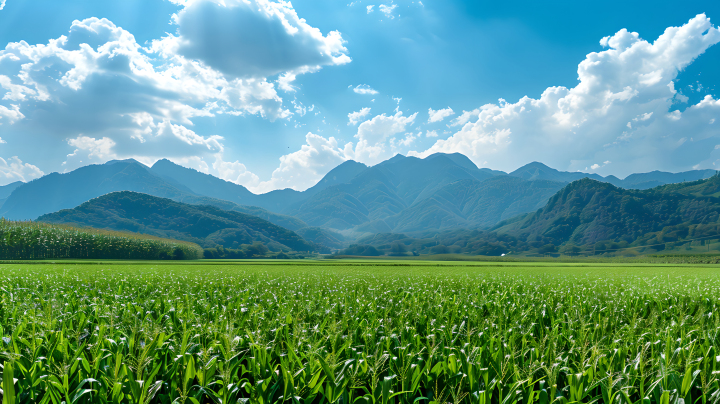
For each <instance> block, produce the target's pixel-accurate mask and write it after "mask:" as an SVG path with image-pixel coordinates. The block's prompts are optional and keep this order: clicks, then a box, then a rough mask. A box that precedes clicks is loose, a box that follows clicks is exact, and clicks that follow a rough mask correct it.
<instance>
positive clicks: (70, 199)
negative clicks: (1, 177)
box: [0, 159, 340, 247]
mask: <svg viewBox="0 0 720 404" xmlns="http://www.w3.org/2000/svg"><path fill="white" fill-rule="evenodd" d="M190 171H194V170H190ZM194 172H195V173H197V172H196V171H194ZM188 174H190V173H188ZM198 174H200V175H205V174H201V173H198ZM213 178H214V179H215V180H217V181H220V182H223V183H225V181H222V180H220V179H217V178H215V177H212V176H207V177H206V180H208V181H211V180H212V179H213ZM211 184H213V185H215V184H217V182H215V183H211ZM227 184H232V183H227ZM11 185H13V186H15V189H14V190H13V191H12V193H11V194H10V196H9V197H8V198H7V200H6V201H5V203H4V204H3V205H2V207H0V216H2V217H5V218H8V219H12V220H28V219H35V218H37V217H38V216H41V215H44V214H48V213H52V212H56V211H59V210H62V209H71V208H74V207H76V206H78V205H80V204H82V203H83V202H86V201H89V200H91V199H93V198H97V197H99V196H102V195H105V194H108V193H110V192H117V191H133V192H141V193H145V194H148V195H153V196H157V197H161V198H169V199H172V200H174V201H177V202H182V203H188V204H194V205H210V206H215V207H217V208H220V209H224V210H230V211H236V212H241V213H245V214H248V215H253V216H257V217H259V218H261V219H264V220H267V221H269V222H271V223H274V224H276V225H278V226H281V227H285V228H287V229H290V230H293V231H295V230H300V229H302V228H305V227H308V225H307V224H305V223H304V222H303V221H302V220H299V219H297V218H294V217H291V216H287V215H282V214H279V213H274V212H270V211H268V210H266V209H263V208H260V207H257V206H245V205H238V204H236V203H233V202H230V201H227V200H223V199H218V198H212V197H208V196H204V195H200V194H197V193H195V192H193V190H192V189H190V188H188V187H187V186H185V185H184V184H181V183H180V182H179V181H176V180H175V179H174V178H172V177H169V176H163V175H162V174H159V173H156V172H153V171H151V169H150V168H148V167H147V166H145V165H143V164H140V163H139V162H137V161H135V160H132V159H130V160H122V161H110V162H108V163H105V164H101V165H90V166H86V167H82V168H79V169H77V170H74V171H71V172H69V173H65V174H59V173H52V174H49V175H46V176H44V177H42V178H39V179H36V180H33V181H30V182H28V183H26V184H22V183H20V184H11ZM11 185H7V186H6V187H7V188H9V187H11ZM232 185H235V184H232ZM237 186H238V187H240V186H239V185H237ZM241 188H242V187H241ZM243 189H244V188H243ZM3 190H4V188H0V195H1V192H2V191H3ZM247 192H248V193H249V191H247ZM251 195H252V194H251ZM326 233H327V234H322V235H319V236H318V237H319V238H318V239H312V238H310V241H312V242H316V243H322V242H321V241H329V240H334V239H336V238H337V237H336V236H337V234H334V233H333V234H331V233H329V232H328V231H326ZM315 234H317V231H315V232H311V233H308V235H309V236H308V237H312V235H315ZM325 245H327V246H328V247H335V246H337V247H340V244H337V243H336V244H325Z"/></svg>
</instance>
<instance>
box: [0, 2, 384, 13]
mask: <svg viewBox="0 0 720 404" xmlns="http://www.w3.org/2000/svg"><path fill="white" fill-rule="evenodd" d="M3 1H4V0H3ZM373 7H375V5H373V4H371V5H369V6H367V13H368V14H370V13H372V12H373Z"/></svg>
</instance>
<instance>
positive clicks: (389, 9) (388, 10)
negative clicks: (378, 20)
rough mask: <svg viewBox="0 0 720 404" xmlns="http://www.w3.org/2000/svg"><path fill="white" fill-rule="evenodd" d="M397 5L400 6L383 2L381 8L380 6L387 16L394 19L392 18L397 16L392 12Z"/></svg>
mask: <svg viewBox="0 0 720 404" xmlns="http://www.w3.org/2000/svg"><path fill="white" fill-rule="evenodd" d="M397 7H398V5H397V4H391V5H386V4H381V5H380V7H379V8H380V11H381V12H382V13H383V14H385V16H386V17H388V18H391V19H392V18H395V16H394V15H393V14H392V12H393V10H395V9H396V8H397Z"/></svg>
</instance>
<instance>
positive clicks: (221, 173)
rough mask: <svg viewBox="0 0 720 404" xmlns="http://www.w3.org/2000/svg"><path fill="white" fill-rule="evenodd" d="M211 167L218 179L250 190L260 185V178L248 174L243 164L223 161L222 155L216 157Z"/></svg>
mask: <svg viewBox="0 0 720 404" xmlns="http://www.w3.org/2000/svg"><path fill="white" fill-rule="evenodd" d="M212 167H213V169H215V171H216V173H217V176H218V177H219V178H222V179H224V180H226V181H230V182H234V183H236V184H240V185H243V186H245V187H246V188H249V189H252V188H253V187H256V186H257V185H258V184H259V183H260V178H258V176H257V175H255V174H253V173H252V172H250V171H249V170H248V169H247V167H245V164H242V163H240V162H239V161H235V162H228V161H223V160H222V155H218V156H217V158H216V159H215V162H214V163H213V165H212Z"/></svg>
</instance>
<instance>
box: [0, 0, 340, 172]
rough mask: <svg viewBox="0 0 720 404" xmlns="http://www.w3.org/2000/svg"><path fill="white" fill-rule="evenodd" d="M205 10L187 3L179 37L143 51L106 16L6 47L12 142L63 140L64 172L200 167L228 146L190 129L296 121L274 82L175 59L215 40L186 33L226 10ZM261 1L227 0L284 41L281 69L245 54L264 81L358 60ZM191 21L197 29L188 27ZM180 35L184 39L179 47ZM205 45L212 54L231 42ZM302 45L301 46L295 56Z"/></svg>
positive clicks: (0, 116)
mask: <svg viewBox="0 0 720 404" xmlns="http://www.w3.org/2000/svg"><path fill="white" fill-rule="evenodd" d="M201 3H202V4H201ZM206 3H207V1H205V0H195V1H190V2H187V4H185V3H183V4H185V5H186V8H185V9H184V10H183V11H181V13H180V14H179V17H178V22H179V23H180V25H179V28H178V29H179V34H178V35H179V36H172V35H170V36H168V37H166V38H164V39H162V40H157V41H153V42H152V43H151V45H150V46H149V47H148V48H143V47H141V46H140V45H139V44H138V43H137V42H136V41H135V38H134V36H133V35H132V34H131V33H129V32H128V31H125V30H123V29H122V28H120V27H117V26H115V25H114V24H113V23H112V22H110V21H108V20H106V19H98V18H89V19H86V20H83V21H74V22H73V24H72V26H71V28H70V31H69V33H68V34H67V35H64V36H61V37H59V38H56V39H51V40H49V41H48V43H47V44H37V45H30V44H28V43H26V42H24V41H21V42H14V43H9V44H7V46H6V47H5V49H3V50H0V127H4V126H5V125H11V126H9V128H10V129H11V130H12V133H14V135H12V134H8V135H7V136H5V134H6V133H8V132H7V131H4V136H3V137H5V138H12V137H13V136H20V135H22V137H23V142H31V140H28V139H33V138H36V137H44V138H46V139H47V138H50V141H52V140H53V138H54V139H55V140H54V141H55V142H56V143H54V144H53V145H52V146H48V147H58V148H59V150H62V151H64V152H66V153H69V157H68V159H67V160H66V161H65V164H64V168H65V169H73V168H75V167H76V165H77V164H81V163H80V162H83V164H84V163H86V162H88V161H93V162H102V160H104V159H109V158H115V157H117V158H128V157H133V158H137V159H138V160H141V161H152V160H153V159H157V158H159V157H168V158H172V159H174V160H176V161H185V160H187V161H191V160H193V158H199V159H201V160H202V159H203V158H204V157H206V158H213V156H214V155H215V154H217V153H219V152H220V151H221V150H222V148H223V145H222V138H221V137H219V136H212V135H206V136H201V135H198V134H196V133H195V132H194V131H193V130H191V129H190V128H191V127H192V126H193V120H194V119H195V118H197V117H212V116H217V115H220V114H227V115H259V116H262V117H265V118H268V119H270V120H275V119H283V118H287V117H289V116H290V115H292V113H291V112H290V111H289V110H288V109H286V108H285V107H284V106H283V100H282V99H281V98H280V96H279V95H278V93H277V91H276V88H275V85H274V84H273V83H272V82H270V81H268V80H267V78H266V77H264V76H262V75H257V74H248V75H246V76H243V77H240V76H239V75H240V74H241V73H240V71H239V70H238V71H236V72H235V73H237V75H238V76H233V75H230V74H224V73H223V72H221V71H219V69H220V68H221V67H223V65H222V63H224V62H227V61H222V60H219V59H218V60H215V59H213V60H210V59H207V60H200V59H193V58H190V57H186V56H183V55H182V54H179V53H175V52H176V51H180V50H181V48H182V46H186V45H187V46H188V47H190V48H192V46H196V45H197V46H200V42H199V41H201V40H203V38H205V39H207V40H210V39H211V38H210V37H211V36H212V35H211V33H206V34H207V35H210V37H195V36H190V37H187V38H185V37H183V36H182V34H183V32H190V31H192V29H191V30H190V31H186V30H185V29H186V28H188V27H190V28H192V27H193V25H192V24H197V23H199V22H198V21H199V20H198V19H200V18H209V17H208V16H207V15H205V16H204V17H203V16H200V15H197V13H200V11H201V10H206V11H208V12H209V13H210V14H212V13H214V12H217V9H216V7H220V6H218V5H217V4H215V5H212V4H206ZM243 4H245V3H243ZM252 4H255V5H256V6H258V7H259V8H258V10H259V11H257V10H255V11H253V10H247V9H246V8H247V7H245V6H243V5H241V4H240V3H236V2H226V3H225V6H223V7H227V8H228V10H225V11H227V12H228V13H227V14H228V15H229V16H232V17H233V18H237V19H238V22H242V21H245V22H252V23H253V24H255V25H253V27H255V28H258V29H260V28H262V27H265V28H264V30H263V29H260V32H261V33H264V34H265V35H275V36H273V38H272V39H271V40H276V41H278V47H277V49H281V50H282V52H283V53H282V55H281V56H282V58H284V61H282V63H280V64H277V63H276V64H273V63H275V62H274V61H273V60H270V59H272V57H274V56H273V55H272V54H268V53H265V54H263V53H262V50H257V49H256V50H257V51H258V52H260V53H259V54H252V52H250V50H248V49H246V51H248V52H250V54H251V56H252V58H250V57H247V53H246V54H245V55H244V56H245V57H246V58H247V59H248V61H247V63H250V64H252V66H251V67H248V69H250V70H252V69H254V71H255V72H256V73H258V72H259V73H258V74H260V73H262V74H270V73H273V72H275V71H279V70H283V69H286V68H287V69H288V70H283V72H284V73H283V74H282V75H281V76H280V77H278V80H277V83H278V86H279V87H280V88H282V89H283V90H285V91H295V88H294V87H292V85H291V83H292V81H293V80H294V79H295V77H296V76H297V75H299V74H305V73H312V72H315V71H317V70H319V69H320V66H321V65H328V64H342V63H346V62H348V61H349V58H347V56H346V55H344V53H343V52H344V48H343V47H342V39H341V38H340V36H339V33H337V32H331V33H329V34H328V35H327V36H323V35H322V34H320V32H319V30H317V29H316V28H313V27H310V26H309V25H307V23H306V22H305V21H304V20H302V19H299V18H298V16H297V14H296V13H295V11H294V10H293V9H292V7H291V6H290V3H272V2H268V1H264V0H258V1H257V2H255V3H252ZM258 13H259V14H260V15H256V14H258ZM213 15H214V14H213ZM263 19H264V20H263ZM221 22H222V23H227V21H226V20H222V21H213V24H216V23H217V24H219V23H221ZM186 23H187V24H189V25H183V24H186ZM213 24H209V25H208V26H212V25H213ZM262 24H266V25H262ZM190 28H188V29H190ZM195 28H197V27H195ZM214 28H216V27H215V26H213V29H214ZM270 28H272V29H270ZM193 29H194V28H193ZM228 29H229V28H228ZM273 30H274V31H273ZM236 33H237V32H236ZM173 38H175V40H177V41H179V42H175V43H174V42H173ZM188 38H189V39H188ZM233 40H235V41H241V40H246V41H250V42H253V44H254V45H248V46H256V45H258V44H262V43H264V42H263V41H266V40H270V39H268V38H267V37H263V36H262V35H259V34H258V32H254V33H253V35H252V37H251V38H250V39H248V38H244V39H242V38H237V37H235V38H234V39H233ZM298 40H300V41H301V43H299V42H297V41H298ZM205 45H207V48H208V49H207V51H208V52H210V50H211V49H215V50H218V48H217V46H220V45H222V44H217V43H207V44H205ZM281 45H282V46H281ZM293 46H295V47H297V49H291V48H292V47H293ZM183 49H184V48H183ZM222 51H223V52H222V53H223V54H228V53H237V52H226V48H223V49H222ZM308 52H309V53H312V52H315V53H318V52H320V53H322V55H321V56H317V55H316V56H317V57H316V58H315V59H313V57H315V56H312V57H310V56H308V57H306V56H307V55H306V56H303V55H304V54H305V53H308ZM275 56H278V55H275ZM208 57H209V56H208ZM218 57H219V58H220V56H218ZM268 58H270V59H268ZM293 58H294V59H293ZM291 59H292V60H291ZM305 62H307V64H303V63H305ZM228 63H230V62H228ZM213 64H215V65H216V68H214V67H213V66H212V65H213ZM273 66H275V67H273ZM277 66H280V67H277ZM246 67H247V66H246ZM223 68H225V67H223ZM273 69H275V70H273ZM278 69H279V70H278ZM293 105H294V107H295V112H296V113H298V114H300V115H302V114H304V112H305V111H306V110H307V109H306V108H305V107H304V106H302V105H301V104H296V103H294V104H293ZM68 139H70V141H69V140H68ZM93 142H95V143H97V142H103V143H102V145H103V147H105V148H104V149H102V148H98V147H100V146H97V147H95V148H93V147H92V144H93Z"/></svg>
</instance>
